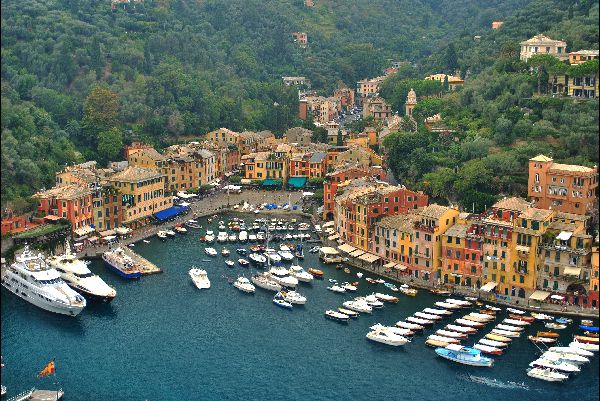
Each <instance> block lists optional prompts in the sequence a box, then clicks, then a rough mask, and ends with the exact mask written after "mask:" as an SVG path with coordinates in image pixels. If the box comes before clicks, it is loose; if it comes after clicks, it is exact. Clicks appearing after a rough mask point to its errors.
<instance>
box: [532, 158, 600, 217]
mask: <svg viewBox="0 0 600 401" xmlns="http://www.w3.org/2000/svg"><path fill="white" fill-rule="evenodd" d="M527 188H528V190H527V195H528V196H529V197H530V198H531V199H532V200H533V201H534V202H535V205H536V207H538V208H541V209H550V208H551V209H552V210H558V211H561V212H566V213H574V214H586V213H588V212H590V211H592V209H593V208H594V205H595V203H596V199H597V198H596V191H597V188H598V167H597V166H596V167H593V168H590V167H584V166H577V165H572V164H560V163H555V162H554V160H553V159H552V158H550V157H548V156H544V155H539V156H536V157H534V158H532V159H530V160H529V180H528V187H527Z"/></svg>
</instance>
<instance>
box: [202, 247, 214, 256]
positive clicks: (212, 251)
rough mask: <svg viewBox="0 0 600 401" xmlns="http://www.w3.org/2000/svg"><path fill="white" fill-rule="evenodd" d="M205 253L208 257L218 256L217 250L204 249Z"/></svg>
mask: <svg viewBox="0 0 600 401" xmlns="http://www.w3.org/2000/svg"><path fill="white" fill-rule="evenodd" d="M204 253H205V254H207V255H208V256H217V250H216V249H215V248H210V247H209V248H204Z"/></svg>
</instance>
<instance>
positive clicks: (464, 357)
mask: <svg viewBox="0 0 600 401" xmlns="http://www.w3.org/2000/svg"><path fill="white" fill-rule="evenodd" d="M435 353H436V354H438V355H439V356H441V357H442V358H445V359H448V360H451V361H453V362H458V363H462V364H464V365H471V366H484V367H491V366H492V365H493V364H494V360H493V359H491V358H488V357H485V356H481V351H480V350H478V349H475V348H470V347H463V346H461V345H457V344H448V345H447V346H446V347H444V348H436V350H435Z"/></svg>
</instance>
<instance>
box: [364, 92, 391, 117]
mask: <svg viewBox="0 0 600 401" xmlns="http://www.w3.org/2000/svg"><path fill="white" fill-rule="evenodd" d="M392 115H393V113H392V106H390V105H389V104H387V103H386V102H385V100H383V98H381V97H379V96H374V97H372V98H369V99H365V100H364V102H363V118H368V117H373V118H374V119H375V120H387V119H388V118H390V117H391V116H392Z"/></svg>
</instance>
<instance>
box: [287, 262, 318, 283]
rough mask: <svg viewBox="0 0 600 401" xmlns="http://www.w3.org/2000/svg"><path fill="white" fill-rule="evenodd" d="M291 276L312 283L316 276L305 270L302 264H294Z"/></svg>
mask: <svg viewBox="0 0 600 401" xmlns="http://www.w3.org/2000/svg"><path fill="white" fill-rule="evenodd" d="M289 274H290V276H293V277H296V278H297V279H298V281H302V282H304V283H310V282H312V281H313V279H314V276H313V275H312V274H310V273H309V272H306V271H304V269H303V268H302V266H299V265H292V266H290V269H289Z"/></svg>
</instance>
